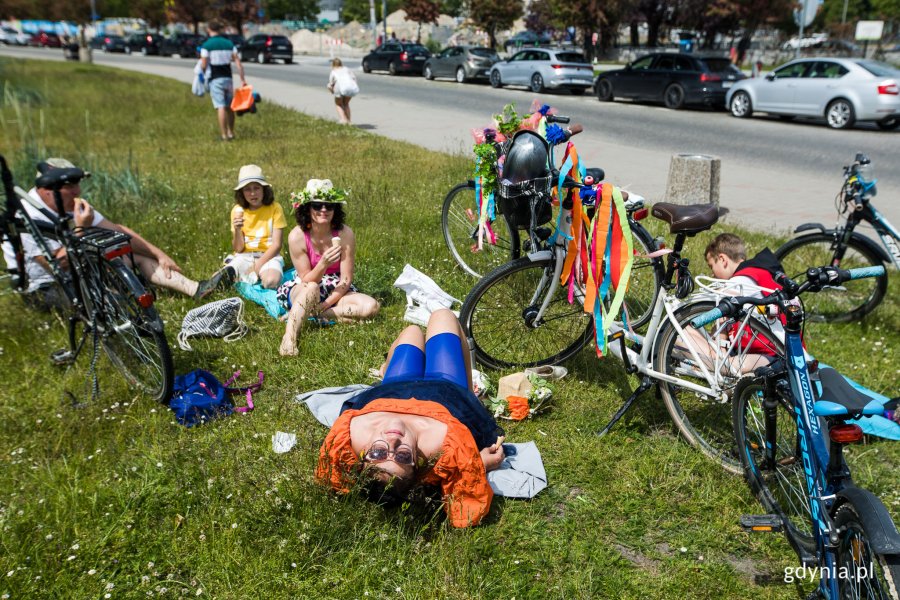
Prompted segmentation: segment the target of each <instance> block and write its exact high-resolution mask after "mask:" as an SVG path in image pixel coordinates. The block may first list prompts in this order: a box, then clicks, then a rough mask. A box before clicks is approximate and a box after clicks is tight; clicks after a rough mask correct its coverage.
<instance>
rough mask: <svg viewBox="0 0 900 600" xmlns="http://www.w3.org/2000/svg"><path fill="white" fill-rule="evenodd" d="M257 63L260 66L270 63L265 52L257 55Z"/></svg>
mask: <svg viewBox="0 0 900 600" xmlns="http://www.w3.org/2000/svg"><path fill="white" fill-rule="evenodd" d="M256 62H258V63H259V64H264V63H266V62H268V61H267V60H266V53H265V52H260V53H259V54H257V55H256Z"/></svg>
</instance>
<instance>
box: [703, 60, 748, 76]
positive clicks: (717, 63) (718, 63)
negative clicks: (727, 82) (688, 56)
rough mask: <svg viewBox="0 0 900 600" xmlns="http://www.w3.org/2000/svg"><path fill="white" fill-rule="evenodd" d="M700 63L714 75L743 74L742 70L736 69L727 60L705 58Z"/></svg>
mask: <svg viewBox="0 0 900 600" xmlns="http://www.w3.org/2000/svg"><path fill="white" fill-rule="evenodd" d="M700 62H702V63H704V64H705V65H706V67H707V68H708V69H709V70H710V71H712V72H713V73H727V72H734V73H740V72H741V70H740V69H738V68H737V67H735V66H734V65H733V64H732V62H731V61H730V60H729V59H727V58H704V59H701V61H700Z"/></svg>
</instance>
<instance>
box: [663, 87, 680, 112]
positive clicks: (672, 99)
mask: <svg viewBox="0 0 900 600" xmlns="http://www.w3.org/2000/svg"><path fill="white" fill-rule="evenodd" d="M663 101H664V102H665V104H666V108H673V109H679V108H681V107H683V106H684V88H683V87H681V86H680V85H678V84H677V83H673V84H672V85H670V86H669V87H667V88H666V91H665V92H664V93H663Z"/></svg>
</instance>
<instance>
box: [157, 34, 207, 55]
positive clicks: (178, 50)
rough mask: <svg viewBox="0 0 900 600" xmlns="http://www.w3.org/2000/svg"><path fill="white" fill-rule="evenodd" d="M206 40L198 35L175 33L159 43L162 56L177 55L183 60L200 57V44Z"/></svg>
mask: <svg viewBox="0 0 900 600" xmlns="http://www.w3.org/2000/svg"><path fill="white" fill-rule="evenodd" d="M205 39H206V38H205V37H204V36H202V35H198V34H196V33H173V34H172V35H170V36H169V37H167V38H165V39H163V40H161V41H160V43H159V55H160V56H172V55H173V54H177V55H178V56H180V57H181V58H197V57H198V56H200V44H202V43H203V40H205Z"/></svg>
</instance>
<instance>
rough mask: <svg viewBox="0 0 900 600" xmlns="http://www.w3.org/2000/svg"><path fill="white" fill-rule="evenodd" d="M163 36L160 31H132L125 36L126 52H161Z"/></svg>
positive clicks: (144, 53)
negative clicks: (160, 44)
mask: <svg viewBox="0 0 900 600" xmlns="http://www.w3.org/2000/svg"><path fill="white" fill-rule="evenodd" d="M161 41H162V36H161V35H159V34H158V33H146V32H145V33H132V34H131V35H129V36H128V37H127V38H125V53H126V54H131V53H132V52H140V53H141V54H143V55H144V56H147V55H148V54H159V43H160V42H161Z"/></svg>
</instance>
